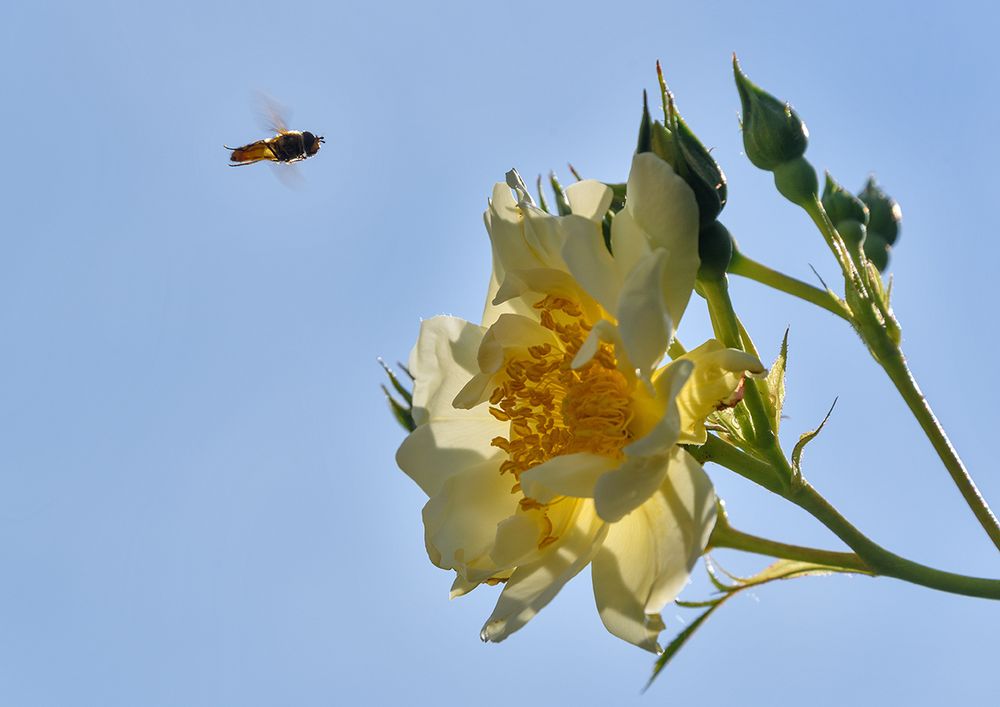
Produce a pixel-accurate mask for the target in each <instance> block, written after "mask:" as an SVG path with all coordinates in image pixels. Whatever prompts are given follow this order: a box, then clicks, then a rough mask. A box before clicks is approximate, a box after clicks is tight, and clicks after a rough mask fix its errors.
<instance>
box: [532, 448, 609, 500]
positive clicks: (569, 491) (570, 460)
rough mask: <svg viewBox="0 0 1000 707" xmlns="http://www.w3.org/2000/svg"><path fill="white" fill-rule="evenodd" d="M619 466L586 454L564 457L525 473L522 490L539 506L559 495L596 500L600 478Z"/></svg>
mask: <svg viewBox="0 0 1000 707" xmlns="http://www.w3.org/2000/svg"><path fill="white" fill-rule="evenodd" d="M618 464H619V462H618V461H617V460H615V459H611V458H609V457H602V456H598V455H596V454H587V453H586V452H580V453H577V454H563V455H560V456H557V457H553V458H552V459H549V460H548V461H547V462H544V463H542V464H539V465H538V466H536V467H532V468H531V469H528V470H527V471H525V472H524V473H522V474H521V489H522V490H523V491H524V495H525V496H527V497H529V498H533V499H535V500H536V501H538V502H539V503H549V502H550V501H552V500H553V499H555V498H556V497H558V496H572V497H574V498H593V497H594V484H596V483H597V479H598V478H600V476H601V475H602V474H604V473H605V472H607V471H610V470H612V469H614V468H616V467H617V466H618Z"/></svg>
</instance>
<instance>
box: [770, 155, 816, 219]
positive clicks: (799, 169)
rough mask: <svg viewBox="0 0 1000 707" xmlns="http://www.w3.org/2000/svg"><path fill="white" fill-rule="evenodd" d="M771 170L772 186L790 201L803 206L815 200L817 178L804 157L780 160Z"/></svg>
mask: <svg viewBox="0 0 1000 707" xmlns="http://www.w3.org/2000/svg"><path fill="white" fill-rule="evenodd" d="M773 171H774V186H776V187H778V191H779V192H781V195H782V196H783V197H785V198H786V199H788V200H789V201H790V202H792V203H793V204H798V205H799V206H802V207H804V208H805V207H807V206H808V205H810V204H812V203H814V202H815V201H816V197H817V194H818V193H819V180H818V179H817V178H816V170H815V169H813V166H812V165H811V164H809V161H808V160H807V159H806V158H805V157H798V158H796V159H794V160H789V161H787V162H782V163H781V164H779V165H778V166H777V167H775V168H774V170H773Z"/></svg>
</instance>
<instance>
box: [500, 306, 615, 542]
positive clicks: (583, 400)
mask: <svg viewBox="0 0 1000 707" xmlns="http://www.w3.org/2000/svg"><path fill="white" fill-rule="evenodd" d="M534 306H535V309H537V310H539V322H540V323H541V325H542V326H543V327H545V328H546V329H548V330H549V331H551V332H552V333H553V334H554V335H555V337H556V339H557V340H558V341H559V344H560V345H559V346H553V345H551V344H540V345H536V346H530V347H528V349H527V352H526V355H524V354H522V355H520V356H514V357H511V358H509V359H508V360H507V361H506V363H505V365H504V369H503V375H502V378H501V380H502V382H501V383H500V384H499V385H498V386H497V387H496V388H495V389H494V390H493V392H492V394H491V395H490V400H489V401H490V408H489V410H490V414H491V415H493V417H495V418H496V419H498V420H500V421H503V422H507V421H510V432H509V434H508V436H507V437H496V438H494V439H493V441H492V442H491V444H492V445H493V446H494V447H497V448H498V449H501V450H503V451H504V452H506V453H507V460H506V461H504V462H503V463H502V464H501V465H500V473H501V474H507V473H510V474H511V475H512V476H513V477H514V485H513V488H512V489H511V493H520V492H521V484H520V478H521V474H523V473H524V472H525V471H527V470H528V469H531V468H532V467H535V466H538V465H539V464H543V463H545V462H546V461H548V460H549V459H552V458H553V457H557V456H559V455H562V454H573V453H576V452H588V453H590V454H597V455H600V456H606V457H611V458H615V459H617V458H620V457H621V456H622V451H621V450H622V448H623V447H624V446H625V445H626V444H628V442H629V441H630V440H631V431H630V429H629V426H630V424H631V422H632V417H633V413H632V401H631V391H630V388H629V383H628V381H627V380H626V378H625V376H623V375H622V374H621V372H619V371H618V369H617V367H616V361H615V356H614V349H613V348H612V347H611V346H610V345H608V344H601V345H600V346H599V347H598V352H597V354H596V355H595V356H594V358H593V359H591V361H590V362H588V363H587V364H586V365H584V366H583V367H581V368H579V369H573V368H572V362H573V358H574V357H575V356H576V353H577V351H579V349H580V347H581V346H582V345H583V342H584V340H585V339H586V338H587V335H588V333H589V332H590V329H591V328H592V327H591V324H590V323H589V322H588V321H586V318H585V317H584V314H583V310H582V308H581V307H580V305H579V304H578V303H577V302H574V301H572V300H570V299H567V298H565V297H560V296H557V295H548V296H546V297H545V298H544V299H542V300H540V301H539V302H537V303H536V304H535V305H534ZM519 503H520V507H521V509H522V510H523V511H538V512H540V513H541V522H542V532H541V534H540V535H541V537H540V539H539V541H538V547H539V549H541V548H543V547H546V546H547V545H550V544H552V543H554V542H555V541H556V540H558V534H557V533H556V530H555V528H554V526H553V523H552V521H551V519H550V518H549V516H548V514H547V511H548V508H549V506H550V505H551V503H550V504H542V503H539V502H538V501H535V500H534V499H530V498H522V499H521V500H520V502H519Z"/></svg>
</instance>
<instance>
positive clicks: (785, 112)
mask: <svg viewBox="0 0 1000 707" xmlns="http://www.w3.org/2000/svg"><path fill="white" fill-rule="evenodd" d="M733 73H734V75H735V76H736V89H737V90H738V91H739V94H740V103H741V104H742V106H743V149H744V150H745V151H746V155H747V157H748V158H749V159H750V161H751V162H752V163H753V164H754V165H755V166H757V167H759V168H761V169H766V170H768V171H774V169H775V168H776V167H778V165H781V164H783V163H785V162H789V161H791V160H794V159H796V158H799V157H802V155H804V154H805V151H806V145H807V144H808V142H809V131H808V130H807V129H806V125H805V123H803V122H802V119H801V118H799V116H798V114H797V113H796V112H795V111H794V110H792V107H791V106H790V105H788V103H784V102H782V101H779V100H778V99H777V98H775V97H774V96H772V95H771V94H770V93H768V92H767V91H765V90H764V89H762V88H760V87H759V86H757V85H756V84H755V83H753V82H752V81H751V80H750V79H749V78H748V77H747V75H746V74H744V73H743V71H742V70H741V69H740V65H739V62H737V61H736V56H735V55H733Z"/></svg>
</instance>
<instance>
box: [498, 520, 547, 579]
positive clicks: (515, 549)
mask: <svg viewBox="0 0 1000 707" xmlns="http://www.w3.org/2000/svg"><path fill="white" fill-rule="evenodd" d="M545 532H547V526H544V525H543V520H542V514H541V513H539V512H538V511H537V510H529V511H525V510H518V511H517V513H515V514H514V515H512V516H511V517H510V518H506V519H504V521H503V522H502V523H500V525H499V526H498V527H497V538H496V544H495V545H494V546H493V549H492V550H491V551H490V558H491V559H492V560H493V563H494V564H495V565H496V566H497V567H503V568H510V567H516V566H517V565H521V564H524V563H525V562H528V561H531V560H533V559H537V553H538V543H539V542H540V541H541V540H542V538H543V537H544V534H545Z"/></svg>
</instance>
